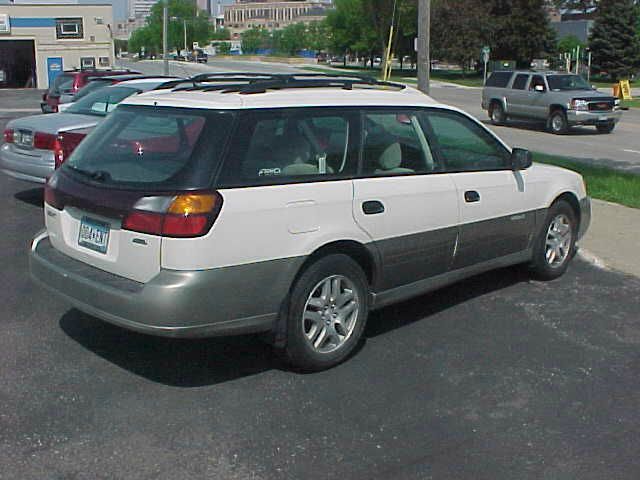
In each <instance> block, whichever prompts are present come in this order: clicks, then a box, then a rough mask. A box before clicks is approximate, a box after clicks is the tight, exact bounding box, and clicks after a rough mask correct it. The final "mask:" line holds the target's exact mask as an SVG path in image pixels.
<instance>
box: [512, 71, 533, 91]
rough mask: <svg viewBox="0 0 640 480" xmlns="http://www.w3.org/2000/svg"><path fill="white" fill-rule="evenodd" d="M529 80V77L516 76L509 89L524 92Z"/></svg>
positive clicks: (525, 75) (521, 74)
mask: <svg viewBox="0 0 640 480" xmlns="http://www.w3.org/2000/svg"><path fill="white" fill-rule="evenodd" d="M528 80H529V75H527V74H524V73H520V74H518V75H516V78H515V80H514V81H513V85H512V86H511V88H513V89H514V90H524V89H525V88H526V86H527V81H528Z"/></svg>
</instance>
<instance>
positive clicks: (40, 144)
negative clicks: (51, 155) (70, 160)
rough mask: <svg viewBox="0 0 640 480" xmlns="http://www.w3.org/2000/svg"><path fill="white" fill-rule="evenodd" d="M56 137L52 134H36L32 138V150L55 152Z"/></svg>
mask: <svg viewBox="0 0 640 480" xmlns="http://www.w3.org/2000/svg"><path fill="white" fill-rule="evenodd" d="M57 140H58V137H57V136H56V135H54V134H52V133H42V132H36V134H35V135H34V136H33V148H39V149H40V150H55V149H56V143H57Z"/></svg>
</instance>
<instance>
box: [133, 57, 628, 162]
mask: <svg viewBox="0 0 640 480" xmlns="http://www.w3.org/2000/svg"><path fill="white" fill-rule="evenodd" d="M170 64H171V70H170V71H171V74H173V75H181V76H189V75H193V74H195V73H202V72H206V71H212V72H221V71H247V72H260V73H294V72H296V71H300V70H298V69H297V68H295V67H291V66H288V65H283V64H270V63H259V62H247V61H239V60H218V59H211V60H210V61H209V63H208V64H206V65H204V64H202V65H193V64H188V63H184V62H170ZM124 65H125V66H129V67H130V68H132V69H138V70H140V71H143V72H144V73H149V74H160V73H162V62H159V61H155V62H153V61H144V62H136V63H126V62H125V63H124ZM431 95H432V96H433V98H435V99H436V100H438V101H440V102H442V103H445V104H448V105H454V106H456V107H458V108H461V109H463V110H465V111H467V112H469V113H471V114H472V115H474V116H476V117H477V118H479V119H481V120H482V121H483V122H484V123H485V124H486V125H487V126H489V127H490V128H491V129H492V130H494V131H495V132H496V133H497V134H498V135H499V136H500V137H501V138H503V139H504V140H505V141H506V142H507V143H509V144H510V145H512V146H519V147H523V148H527V149H529V150H532V151H536V152H541V153H547V154H551V155H561V156H566V157H574V158H577V159H580V160H581V161H583V162H586V163H593V164H598V165H606V166H610V167H615V168H618V169H621V170H624V171H630V172H635V173H640V141H639V140H638V136H639V135H640V109H632V110H629V111H626V112H625V113H624V117H623V120H622V121H621V122H620V123H619V124H618V126H617V127H616V130H615V131H614V133H613V134H611V135H600V134H598V133H596V130H595V128H593V127H579V128H574V129H573V130H572V131H571V133H570V134H568V135H563V136H555V135H551V134H549V133H547V132H545V131H544V125H540V124H537V123H529V122H512V123H510V124H509V126H506V127H495V126H493V125H491V124H490V122H489V120H488V118H487V114H486V112H484V111H483V110H482V109H481V107H480V97H481V90H480V89H478V88H470V87H460V86H455V85H451V84H443V83H441V82H434V83H433V88H432V91H431Z"/></svg>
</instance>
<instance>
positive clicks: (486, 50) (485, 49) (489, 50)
mask: <svg viewBox="0 0 640 480" xmlns="http://www.w3.org/2000/svg"><path fill="white" fill-rule="evenodd" d="M482 53H486V54H487V55H488V54H490V53H491V47H489V46H487V45H485V46H484V47H482Z"/></svg>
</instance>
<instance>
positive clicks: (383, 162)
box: [362, 111, 437, 175]
mask: <svg viewBox="0 0 640 480" xmlns="http://www.w3.org/2000/svg"><path fill="white" fill-rule="evenodd" d="M363 129H364V130H363V139H364V142H363V146H364V149H363V155H362V158H363V165H362V173H363V174H365V175H399V174H412V173H425V172H433V171H434V170H437V167H436V164H435V161H434V158H433V156H432V155H431V149H430V147H429V144H428V142H427V139H426V137H425V135H424V133H423V131H422V127H421V126H420V120H419V117H418V114H417V113H416V112H412V111H402V112H399V111H393V112H388V113H387V112H369V113H366V114H365V115H364V120H363Z"/></svg>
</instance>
